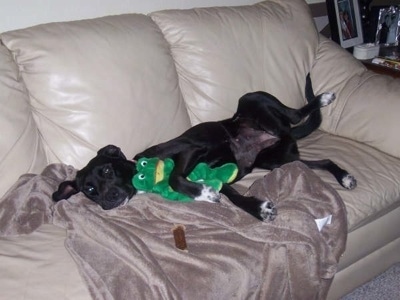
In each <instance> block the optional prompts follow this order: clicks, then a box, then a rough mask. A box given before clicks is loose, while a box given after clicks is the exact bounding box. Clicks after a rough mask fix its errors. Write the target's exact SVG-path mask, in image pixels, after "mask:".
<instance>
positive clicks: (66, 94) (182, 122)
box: [1, 14, 190, 168]
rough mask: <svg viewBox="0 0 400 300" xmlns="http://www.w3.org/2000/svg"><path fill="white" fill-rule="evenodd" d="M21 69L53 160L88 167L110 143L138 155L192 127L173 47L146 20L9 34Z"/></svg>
mask: <svg viewBox="0 0 400 300" xmlns="http://www.w3.org/2000/svg"><path fill="white" fill-rule="evenodd" d="M1 39H2V41H3V43H4V44H5V45H6V47H7V48H9V49H10V50H11V52H12V53H13V56H14V59H15V61H16V62H17V63H18V67H19V71H20V75H21V76H22V78H23V80H24V82H25V84H26V87H27V90H28V93H29V101H30V105H31V107H32V110H33V114H34V118H35V121H36V123H37V126H38V128H39V131H40V134H41V137H42V139H43V144H44V147H45V151H46V154H47V157H48V160H49V162H64V163H68V164H72V165H73V166H74V167H76V168H80V167H82V166H83V165H85V164H86V163H87V161H88V160H89V159H90V158H91V157H93V155H94V154H95V152H96V151H97V150H98V149H99V148H100V147H103V146H105V145H107V144H115V145H118V146H120V147H121V148H122V150H123V151H124V152H125V154H126V155H127V156H128V157H133V156H134V155H135V154H136V153H138V152H139V151H142V150H144V148H146V147H148V146H149V145H152V144H155V143H158V142H160V141H164V140H165V139H168V138H171V137H174V136H176V135H177V134H179V133H181V132H182V131H183V130H184V129H187V128H188V127H189V126H190V121H189V117H188V114H187V111H186V108H185V106H184V104H183V98H182V95H181V93H180V90H179V87H178V77H177V73H176V69H175V66H174V62H173V59H172V57H171V55H170V52H169V46H168V43H167V42H166V41H165V40H164V39H163V37H162V33H161V32H160V30H159V28H158V27H157V25H156V24H155V23H154V22H153V21H152V20H151V18H150V17H147V16H145V15H140V14H127V15H119V16H108V17H103V18H97V19H91V20H82V21H74V22H63V23H52V24H46V25H39V26H35V27H32V28H27V29H22V30H16V31H12V32H7V33H4V34H2V35H1Z"/></svg>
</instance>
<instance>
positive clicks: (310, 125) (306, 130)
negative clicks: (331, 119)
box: [291, 73, 322, 140]
mask: <svg viewBox="0 0 400 300" xmlns="http://www.w3.org/2000/svg"><path fill="white" fill-rule="evenodd" d="M305 96H306V99H307V102H308V103H310V102H311V101H312V100H314V99H315V95H314V90H313V87H312V83H311V76H310V73H308V74H307V77H306V87H305ZM321 122H322V116H321V110H320V109H317V110H315V111H314V112H312V113H311V114H310V115H309V116H308V118H307V120H306V121H305V122H303V123H302V124H300V125H298V126H296V127H293V128H292V132H291V133H292V136H293V137H294V138H295V139H296V140H298V139H301V138H303V137H306V136H307V135H309V134H311V133H312V132H313V131H314V130H316V129H317V128H318V127H319V125H321Z"/></svg>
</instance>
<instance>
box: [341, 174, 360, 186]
mask: <svg viewBox="0 0 400 300" xmlns="http://www.w3.org/2000/svg"><path fill="white" fill-rule="evenodd" d="M340 183H341V185H342V186H343V187H344V188H346V189H348V190H352V189H354V188H356V187H357V180H356V179H355V177H354V176H353V175H350V174H347V175H345V176H343V178H342V180H341V182H340Z"/></svg>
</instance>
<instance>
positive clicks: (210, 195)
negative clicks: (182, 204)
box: [194, 185, 221, 203]
mask: <svg viewBox="0 0 400 300" xmlns="http://www.w3.org/2000/svg"><path fill="white" fill-rule="evenodd" d="M202 186H203V188H202V190H201V194H200V195H199V196H197V197H195V198H194V200H195V201H206V202H212V203H215V202H219V200H220V199H221V195H220V194H219V193H218V192H217V191H216V190H214V189H213V188H212V187H209V186H205V185H202Z"/></svg>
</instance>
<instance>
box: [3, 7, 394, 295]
mask: <svg viewBox="0 0 400 300" xmlns="http://www.w3.org/2000/svg"><path fill="white" fill-rule="evenodd" d="M0 39H1V45H0V105H1V110H0V126H1V143H0V178H1V180H0V194H1V195H3V194H4V193H5V192H6V191H7V190H8V189H9V188H10V187H11V186H12V184H13V183H14V182H15V181H16V180H17V179H18V178H19V176H20V175H22V174H24V173H39V172H41V171H42V170H43V168H44V167H45V166H47V165H48V164H50V163H57V162H62V163H65V164H70V165H72V166H74V167H76V168H80V167H82V166H84V165H85V164H86V163H87V161H88V160H89V159H90V158H91V157H93V156H94V155H95V153H96V151H97V150H98V149H99V148H101V147H103V146H105V145H107V144H115V145H118V146H119V147H121V148H122V150H123V152H124V153H126V154H127V155H128V156H131V157H133V156H134V154H135V153H138V152H139V151H141V150H143V149H144V148H146V147H148V146H150V145H153V144H155V143H158V142H161V141H165V140H167V139H169V138H172V137H174V136H176V135H178V134H179V133H181V132H182V131H183V130H185V129H187V128H189V127H190V126H192V125H194V124H197V123H199V122H203V121H210V120H219V119H222V118H227V117H230V116H231V115H232V114H233V112H234V111H235V108H236V105H237V99H238V98H239V97H240V96H241V95H243V94H244V93H246V92H249V91H256V90H263V91H267V92H269V93H271V94H273V95H275V96H276V97H277V98H279V99H280V100H281V101H282V102H284V103H285V104H286V105H288V106H291V107H300V106H302V105H303V104H304V103H305V98H304V86H305V76H306V74H307V73H308V72H310V73H311V77H312V81H313V86H314V90H315V92H316V93H320V92H324V91H332V92H335V93H336V95H337V100H336V101H335V102H334V103H333V104H332V105H330V106H328V107H325V108H323V109H322V113H323V122H322V125H321V127H320V130H318V131H317V132H315V133H313V134H312V135H311V136H309V137H307V138H305V139H303V140H301V141H300V142H299V144H300V149H301V155H302V157H304V158H306V159H317V158H318V159H319V158H331V159H332V160H334V161H336V162H337V163H338V164H339V165H341V166H342V167H344V168H345V169H347V170H348V171H349V172H350V173H352V174H353V175H354V176H355V177H356V178H357V180H358V187H357V188H356V189H355V190H352V191H348V190H345V189H343V188H342V187H341V186H340V185H338V184H337V182H336V181H335V180H334V178H332V177H331V176H330V175H329V174H327V173H326V172H320V171H317V173H318V174H319V175H320V176H321V178H323V180H324V181H326V182H328V183H329V184H331V185H332V186H333V187H335V189H336V190H337V192H338V193H339V194H340V196H341V197H342V198H343V200H344V202H345V204H346V209H347V216H348V241H347V248H346V251H345V254H344V255H343V257H342V258H341V261H340V264H339V266H338V272H337V274H336V276H335V279H334V281H333V284H332V286H331V289H330V292H329V296H328V298H329V299H337V298H339V297H340V296H342V295H344V294H346V293H348V292H349V291H351V290H352V289H354V288H355V287H357V286H359V285H361V284H362V283H364V282H366V281H368V280H370V279H371V278H373V277H374V276H376V275H377V274H379V273H380V272H383V271H384V270H385V269H387V268H388V267H390V266H391V265H392V264H394V263H396V262H399V261H400V251H399V248H400V159H399V158H400V135H399V134H398V128H400V119H399V118H398V112H399V111H400V99H399V97H400V96H399V95H400V81H399V80H398V79H393V78H391V77H387V76H384V75H378V74H375V73H373V72H371V71H368V70H366V68H365V67H364V66H363V65H362V64H361V63H360V62H359V61H357V60H356V59H354V58H353V57H352V56H351V54H349V53H348V52H347V51H346V50H344V49H342V48H340V47H339V46H338V45H337V44H335V43H334V42H332V41H330V40H328V39H326V38H324V37H323V36H321V35H319V34H318V32H317V30H316V28H315V25H314V23H313V18H312V16H311V14H310V11H309V8H308V5H307V4H306V3H305V2H304V1H303V0H279V1H278V0H268V1H264V2H261V3H259V4H255V5H251V6H241V7H211V8H201V9H190V10H168V11H159V12H154V13H150V14H149V15H143V14H126V15H117V16H106V17H102V18H97V19H90V20H79V21H73V22H63V23H51V24H44V25H38V26H34V27H31V28H26V29H21V30H15V31H11V32H4V33H2V34H0ZM211 134H212V133H211ZM263 174H265V172H264V171H260V170H256V171H255V172H254V173H253V174H251V175H249V176H247V177H246V178H244V179H243V180H242V181H241V182H239V183H238V184H237V186H238V187H239V188H241V189H242V190H243V191H244V190H246V188H247V187H248V186H249V185H250V184H251V183H252V182H253V180H254V179H255V178H259V177H260V176H262V175H263ZM64 238H65V231H64V230H63V229H60V228H58V227H55V226H52V225H46V226H43V227H41V228H40V229H39V230H37V231H36V232H34V233H33V234H30V235H26V236H18V237H3V238H1V242H0V290H1V294H2V297H4V298H3V299H22V298H23V299H41V300H43V299H74V300H76V299H88V298H89V297H90V296H89V293H88V291H87V289H86V287H85V285H84V283H83V281H82V279H81V277H80V276H79V273H78V271H77V269H76V266H75V264H74V262H73V260H72V259H71V258H70V256H69V254H68V252H67V251H66V250H65V248H64V246H63V241H64Z"/></svg>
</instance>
